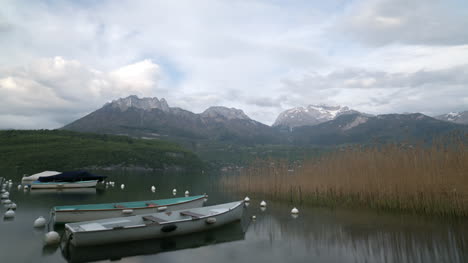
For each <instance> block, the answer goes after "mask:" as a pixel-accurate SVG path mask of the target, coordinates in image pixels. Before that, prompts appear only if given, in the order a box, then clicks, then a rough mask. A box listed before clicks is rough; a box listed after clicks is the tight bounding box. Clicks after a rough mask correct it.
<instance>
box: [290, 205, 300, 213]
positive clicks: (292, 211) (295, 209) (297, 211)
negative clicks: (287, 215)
mask: <svg viewBox="0 0 468 263" xmlns="http://www.w3.org/2000/svg"><path fill="white" fill-rule="evenodd" d="M291 214H294V215H297V214H299V210H298V209H297V208H295V207H294V208H293V209H292V210H291Z"/></svg>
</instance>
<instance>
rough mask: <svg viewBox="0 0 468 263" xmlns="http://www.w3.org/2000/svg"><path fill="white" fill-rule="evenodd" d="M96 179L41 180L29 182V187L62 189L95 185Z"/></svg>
mask: <svg viewBox="0 0 468 263" xmlns="http://www.w3.org/2000/svg"><path fill="white" fill-rule="evenodd" d="M97 183H98V180H89V181H77V182H41V181H34V182H32V183H31V189H64V188H86V187H96V185H97Z"/></svg>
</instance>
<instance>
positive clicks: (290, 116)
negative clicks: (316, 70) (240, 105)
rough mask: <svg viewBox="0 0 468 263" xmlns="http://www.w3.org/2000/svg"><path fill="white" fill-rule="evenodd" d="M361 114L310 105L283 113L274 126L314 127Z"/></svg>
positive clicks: (348, 110) (342, 109)
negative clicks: (346, 115) (342, 117)
mask: <svg viewBox="0 0 468 263" xmlns="http://www.w3.org/2000/svg"><path fill="white" fill-rule="evenodd" d="M352 113H359V112H357V111H355V110H352V109H349V108H348V107H346V106H345V107H341V106H328V105H309V106H307V107H296V108H292V109H289V110H286V111H283V112H282V113H281V114H280V115H279V116H278V118H277V119H276V121H275V123H273V126H286V127H289V128H294V127H298V126H312V125H317V124H320V123H323V122H326V121H330V120H333V119H335V118H336V117H338V116H340V115H343V114H352Z"/></svg>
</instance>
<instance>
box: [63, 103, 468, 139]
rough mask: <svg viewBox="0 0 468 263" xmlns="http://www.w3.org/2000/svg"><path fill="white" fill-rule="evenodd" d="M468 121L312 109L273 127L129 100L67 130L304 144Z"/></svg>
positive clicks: (410, 134) (229, 112)
mask: <svg viewBox="0 0 468 263" xmlns="http://www.w3.org/2000/svg"><path fill="white" fill-rule="evenodd" d="M466 123H468V112H463V113H457V114H455V113H449V114H445V115H441V116H437V117H435V118H432V117H429V116H426V115H423V114H421V113H412V114H384V115H377V116H373V115H370V114H366V113H361V112H358V111H356V110H352V109H349V108H348V107H341V106H327V105H309V106H307V107H298V108H293V109H289V110H286V111H284V112H282V113H281V114H280V115H279V116H278V118H277V119H276V121H275V123H274V124H273V125H272V126H268V125H265V124H263V123H260V122H258V121H255V120H252V119H251V118H249V117H248V116H247V115H246V114H245V113H244V112H243V111H242V110H240V109H235V108H227V107H222V106H216V107H210V108H208V109H207V110H205V111H204V112H202V113H200V114H196V113H193V112H190V111H187V110H184V109H181V108H178V107H170V106H169V105H168V103H167V101H166V100H165V99H158V98H141V99H140V98H138V97H137V96H129V97H127V98H120V99H117V100H114V101H112V102H110V103H107V104H105V105H104V106H103V107H102V108H100V109H98V110H96V111H94V112H92V113H90V114H88V115H86V116H84V117H82V118H80V119H78V120H76V121H74V122H72V123H70V124H68V125H66V126H64V127H63V128H62V129H65V130H73V131H79V132H93V133H109V134H121V135H122V134H123V135H129V136H132V137H140V138H146V139H152V138H163V139H169V140H175V141H179V142H184V143H185V144H187V143H189V144H193V145H196V144H197V143H200V142H206V141H214V142H224V143H235V144H244V145H257V144H292V145H302V146H304V145H337V144H346V143H365V142H369V141H371V140H377V141H400V140H408V139H414V140H428V139H431V138H434V137H437V136H441V135H444V134H447V133H450V132H452V131H455V130H461V131H468V125H464V124H466Z"/></svg>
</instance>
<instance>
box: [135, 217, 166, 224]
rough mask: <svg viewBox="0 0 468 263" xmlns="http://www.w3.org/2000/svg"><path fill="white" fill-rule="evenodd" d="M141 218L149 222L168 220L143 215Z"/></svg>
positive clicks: (156, 222)
mask: <svg viewBox="0 0 468 263" xmlns="http://www.w3.org/2000/svg"><path fill="white" fill-rule="evenodd" d="M141 218H142V219H143V221H145V222H147V224H148V223H149V224H160V223H163V222H166V220H164V219H162V218H159V217H155V216H142V217H141Z"/></svg>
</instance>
